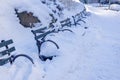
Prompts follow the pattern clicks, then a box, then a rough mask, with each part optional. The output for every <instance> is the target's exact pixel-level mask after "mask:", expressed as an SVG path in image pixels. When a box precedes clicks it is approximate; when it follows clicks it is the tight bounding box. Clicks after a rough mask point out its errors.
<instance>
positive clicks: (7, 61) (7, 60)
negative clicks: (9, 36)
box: [0, 57, 10, 66]
mask: <svg viewBox="0 0 120 80" xmlns="http://www.w3.org/2000/svg"><path fill="white" fill-rule="evenodd" d="M9 60H10V57H8V58H4V59H0V66H3V65H5V64H7V63H9Z"/></svg>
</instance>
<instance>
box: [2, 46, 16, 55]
mask: <svg viewBox="0 0 120 80" xmlns="http://www.w3.org/2000/svg"><path fill="white" fill-rule="evenodd" d="M13 51H15V47H11V48H9V49H7V50H4V51H2V52H0V57H2V56H4V55H6V54H9V53H11V52H13Z"/></svg>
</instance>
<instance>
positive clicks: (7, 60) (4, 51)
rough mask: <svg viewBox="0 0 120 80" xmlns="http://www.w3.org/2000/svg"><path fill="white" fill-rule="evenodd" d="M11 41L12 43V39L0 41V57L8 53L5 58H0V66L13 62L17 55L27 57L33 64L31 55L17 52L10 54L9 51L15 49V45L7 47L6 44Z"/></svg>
mask: <svg viewBox="0 0 120 80" xmlns="http://www.w3.org/2000/svg"><path fill="white" fill-rule="evenodd" d="M12 43H13V40H12V39H10V40H7V41H5V40H2V41H1V43H0V49H1V50H2V51H0V57H3V56H5V55H8V56H7V58H0V66H3V65H5V64H7V63H10V64H13V62H14V61H15V60H16V58H18V57H26V58H28V59H29V60H30V61H31V62H32V63H33V64H34V62H33V59H32V58H31V57H29V56H27V55H25V54H18V55H14V54H12V55H11V53H12V52H13V51H15V50H16V49H15V47H11V48H9V46H8V45H10V44H12Z"/></svg>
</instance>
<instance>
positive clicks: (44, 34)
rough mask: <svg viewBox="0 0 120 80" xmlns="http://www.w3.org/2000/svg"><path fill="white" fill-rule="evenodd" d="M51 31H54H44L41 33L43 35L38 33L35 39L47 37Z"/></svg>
mask: <svg viewBox="0 0 120 80" xmlns="http://www.w3.org/2000/svg"><path fill="white" fill-rule="evenodd" d="M49 33H52V31H48V32H46V33H43V34H41V35H38V36H36V37H35V39H37V40H38V39H39V38H42V37H45V36H46V35H47V34H49Z"/></svg>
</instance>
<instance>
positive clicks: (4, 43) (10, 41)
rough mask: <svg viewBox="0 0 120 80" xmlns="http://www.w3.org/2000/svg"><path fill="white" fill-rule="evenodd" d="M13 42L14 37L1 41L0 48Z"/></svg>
mask: <svg viewBox="0 0 120 80" xmlns="http://www.w3.org/2000/svg"><path fill="white" fill-rule="evenodd" d="M12 43H13V41H12V39H10V40H8V41H4V42H1V43H0V48H1V47H4V46H7V45H9V44H12Z"/></svg>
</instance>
